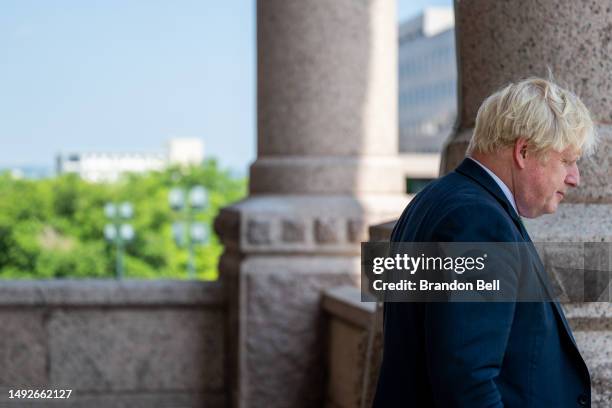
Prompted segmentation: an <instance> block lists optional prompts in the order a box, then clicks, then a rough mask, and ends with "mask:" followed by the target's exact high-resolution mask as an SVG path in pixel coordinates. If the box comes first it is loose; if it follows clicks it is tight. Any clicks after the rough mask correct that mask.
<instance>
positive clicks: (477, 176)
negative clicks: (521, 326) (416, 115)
mask: <svg viewBox="0 0 612 408" xmlns="http://www.w3.org/2000/svg"><path fill="white" fill-rule="evenodd" d="M455 171H456V172H457V173H460V174H463V175H464V176H466V177H469V178H471V179H472V180H474V181H475V182H477V183H478V184H480V185H481V186H482V187H484V188H485V189H486V190H487V191H488V192H489V193H490V194H491V195H493V196H494V197H495V198H496V199H497V201H499V203H500V204H501V205H502V206H503V207H504V209H505V210H506V212H507V213H508V215H509V216H510V218H512V221H514V223H515V225H516V227H517V228H518V230H519V232H520V233H521V236H522V237H523V239H524V241H525V242H528V243H529V244H530V245H529V247H530V251H532V255H533V259H535V262H536V263H537V264H536V265H534V266H535V269H536V271H537V274H538V277H539V279H540V283H541V284H542V285H543V287H544V290H545V291H546V292H547V295H548V296H549V297H550V299H551V300H552V302H551V303H552V304H553V310H554V311H555V313H556V314H557V317H558V318H559V320H560V321H561V323H562V325H563V327H564V329H565V332H566V333H567V335H568V337H569V338H570V340H571V342H572V344H573V345H574V346H575V347H576V349H578V346H577V345H576V340H574V336H573V335H572V330H571V329H570V326H569V324H568V322H567V320H566V319H565V314H564V313H563V309H561V306H560V305H559V302H557V301H556V300H555V299H554V294H553V292H552V289H551V288H550V283H549V279H548V275H547V274H546V269H545V268H544V265H543V264H542V261H541V259H540V256H539V255H538V253H537V251H536V249H535V247H534V246H533V241H531V237H530V236H529V233H528V232H527V229H526V228H525V226H524V225H523V222H522V221H521V217H520V216H519V215H518V214H517V213H516V211H515V210H514V207H513V206H512V204H511V203H510V202H509V201H508V199H507V198H506V196H505V194H504V192H503V191H502V190H501V188H500V187H499V186H498V185H497V183H496V182H495V180H493V178H492V177H491V176H490V175H489V174H487V172H486V171H485V170H484V169H482V168H481V167H480V166H479V165H478V163H476V162H475V161H473V160H472V159H469V158H465V159H464V160H463V162H462V163H461V164H460V165H459V166H458V167H457V168H456V169H455Z"/></svg>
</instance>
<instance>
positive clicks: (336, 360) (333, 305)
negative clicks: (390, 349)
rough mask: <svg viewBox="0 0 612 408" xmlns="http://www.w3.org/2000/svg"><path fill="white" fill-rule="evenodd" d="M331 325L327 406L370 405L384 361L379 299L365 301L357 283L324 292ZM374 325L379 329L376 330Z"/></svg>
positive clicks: (339, 407)
mask: <svg viewBox="0 0 612 408" xmlns="http://www.w3.org/2000/svg"><path fill="white" fill-rule="evenodd" d="M323 309H324V310H325V312H326V325H327V333H328V337H327V390H326V396H325V400H326V407H328V408H360V407H370V406H371V405H372V404H371V401H372V397H373V395H374V390H375V386H376V379H377V377H378V369H379V365H380V357H381V354H380V349H381V347H382V345H381V330H380V329H381V328H380V325H381V324H382V319H381V317H382V316H381V313H378V315H377V316H376V318H375V310H376V304H375V303H367V302H361V293H360V291H359V289H357V288H355V287H354V286H340V287H337V288H334V289H331V290H328V291H326V292H325V294H324V295H323ZM372 327H376V328H377V329H376V330H375V331H374V332H372Z"/></svg>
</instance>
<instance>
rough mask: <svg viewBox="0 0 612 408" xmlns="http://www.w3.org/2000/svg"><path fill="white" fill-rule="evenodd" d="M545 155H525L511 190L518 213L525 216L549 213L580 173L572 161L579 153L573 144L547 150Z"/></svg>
mask: <svg viewBox="0 0 612 408" xmlns="http://www.w3.org/2000/svg"><path fill="white" fill-rule="evenodd" d="M545 157H546V159H541V158H538V157H537V156H536V155H534V154H533V153H532V154H530V155H527V157H526V159H525V163H526V165H525V169H524V171H523V172H522V173H523V174H522V177H521V182H520V183H519V184H518V186H517V193H518V194H515V200H516V205H517V207H518V210H519V214H520V215H522V216H523V217H527V218H535V217H539V216H540V215H542V214H552V213H554V212H555V211H556V210H557V206H558V205H559V203H560V202H561V200H563V198H564V197H565V194H566V193H567V190H568V189H569V188H570V187H577V186H578V183H579V182H580V173H579V171H578V166H577V165H576V161H577V160H578V159H579V157H580V154H579V153H578V151H577V150H576V149H575V148H573V147H568V148H567V149H565V150H563V151H561V152H558V151H555V150H549V151H548V152H547V153H546V154H545Z"/></svg>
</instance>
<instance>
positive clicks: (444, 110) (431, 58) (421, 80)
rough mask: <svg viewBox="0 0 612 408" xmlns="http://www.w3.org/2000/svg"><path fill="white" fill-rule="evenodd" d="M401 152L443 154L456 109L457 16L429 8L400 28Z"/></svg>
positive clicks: (437, 8) (450, 9)
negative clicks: (443, 146) (455, 22)
mask: <svg viewBox="0 0 612 408" xmlns="http://www.w3.org/2000/svg"><path fill="white" fill-rule="evenodd" d="M398 41H399V51H398V53H399V58H398V59H399V61H398V63H399V104H398V109H399V115H398V118H399V138H400V142H399V150H400V152H423V153H425V152H426V153H431V152H439V151H440V150H441V148H442V143H443V142H444V139H445V138H446V137H447V136H448V135H449V134H450V131H451V128H452V125H453V123H454V120H455V117H456V112H457V108H456V105H457V96H456V88H457V64H456V58H455V30H454V14H453V9H452V8H450V7H448V8H447V7H432V8H426V9H425V10H424V11H423V13H421V14H420V15H419V16H417V17H414V18H413V19H411V20H408V21H406V22H404V23H402V24H401V25H400V27H399V37H398Z"/></svg>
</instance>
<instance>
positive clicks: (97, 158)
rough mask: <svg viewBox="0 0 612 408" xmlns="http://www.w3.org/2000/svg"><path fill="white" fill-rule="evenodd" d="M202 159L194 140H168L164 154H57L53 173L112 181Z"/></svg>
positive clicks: (198, 143) (199, 145) (200, 146)
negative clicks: (125, 174) (128, 174)
mask: <svg viewBox="0 0 612 408" xmlns="http://www.w3.org/2000/svg"><path fill="white" fill-rule="evenodd" d="M203 159H204V143H203V142H202V140H201V139H197V138H175V139H170V140H169V141H168V143H167V145H166V150H165V152H162V153H144V152H116V153H105V152H76V153H69V154H59V155H57V158H56V169H57V174H58V175H59V174H65V173H75V174H78V175H79V176H80V177H81V178H82V179H84V180H87V181H90V182H94V183H96V182H115V181H117V180H119V178H120V177H121V175H122V174H124V173H144V172H148V171H160V170H163V169H164V168H166V167H167V166H169V165H180V166H188V165H197V164H200V163H201V162H202V160H203Z"/></svg>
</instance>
